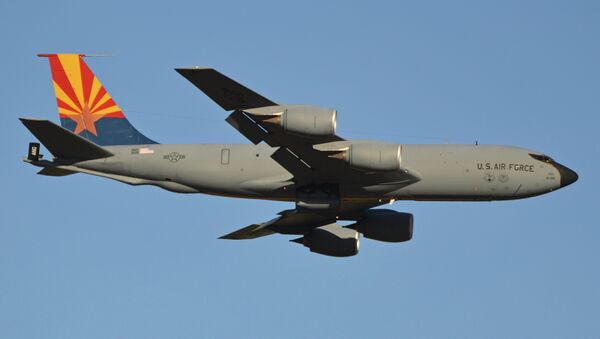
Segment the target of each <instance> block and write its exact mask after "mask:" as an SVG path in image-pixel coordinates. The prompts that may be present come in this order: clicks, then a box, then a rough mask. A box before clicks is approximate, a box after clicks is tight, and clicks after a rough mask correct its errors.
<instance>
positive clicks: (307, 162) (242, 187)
mask: <svg viewBox="0 0 600 339" xmlns="http://www.w3.org/2000/svg"><path fill="white" fill-rule="evenodd" d="M39 56H41V57H46V58H48V60H49V62H50V69H51V73H52V80H53V85H54V90H55V93H56V101H57V103H58V112H59V116H60V122H61V126H62V127H61V126H58V125H56V124H54V123H52V122H50V121H48V120H36V119H25V118H22V119H21V121H22V123H23V124H24V125H25V127H27V129H29V131H31V133H32V134H33V135H34V136H35V137H36V138H37V139H38V140H39V141H40V142H41V143H42V144H43V145H44V146H45V147H46V149H47V150H48V151H50V153H52V156H53V158H52V160H51V161H50V160H44V158H43V156H42V155H41V154H40V144H39V143H37V142H33V143H30V144H29V150H28V155H27V158H25V159H24V161H26V162H28V163H30V164H32V165H35V166H38V167H41V168H42V169H41V170H40V171H39V172H38V174H42V175H47V176H66V175H71V174H75V173H85V174H91V175H95V176H100V177H104V178H109V179H114V180H117V181H120V182H123V183H126V184H130V185H154V186H158V187H160V188H163V189H166V190H168V191H172V192H177V193H205V194H213V195H219V196H227V197H237V198H250V199H268V200H278V201H290V202H294V204H295V208H293V209H288V210H284V211H282V212H279V215H278V216H277V217H276V218H274V219H272V220H269V221H267V222H262V223H256V224H252V225H249V226H247V227H244V228H241V229H239V230H237V231H234V232H232V233H229V234H227V235H224V236H222V237H221V239H253V238H257V237H262V236H266V235H270V234H274V233H280V234H289V235H296V236H300V237H299V238H296V239H293V240H290V241H293V242H297V243H300V244H303V245H304V246H306V247H308V248H309V249H310V251H312V252H316V253H320V254H324V255H329V256H337V257H344V256H352V255H355V254H357V253H358V250H359V244H360V241H359V235H360V234H361V233H362V235H363V237H365V238H368V239H374V240H379V241H386V242H403V241H407V240H410V239H411V238H412V235H413V216H412V214H410V213H403V212H397V211H394V210H390V209H379V208H374V207H377V206H380V205H384V204H388V203H392V202H394V201H396V200H420V201H425V200H427V201H491V200H510V199H521V198H527V197H532V196H536V195H540V194H544V193H548V192H552V191H554V190H556V189H559V188H561V187H564V186H567V185H569V184H571V183H573V182H575V181H576V180H577V178H578V177H577V174H576V173H575V172H574V171H572V170H571V169H569V168H567V167H565V166H563V165H561V164H559V163H558V162H556V161H554V160H553V159H552V158H550V157H549V156H547V155H544V154H542V153H539V152H536V151H532V150H529V149H525V148H518V147H508V146H488V145H485V146H484V145H447V144H446V145H406V144H391V143H384V142H379V141H367V140H349V139H343V138H342V137H340V136H338V135H336V124H337V111H336V110H335V109H332V108H323V107H316V106H309V105H288V104H280V103H276V102H274V101H271V100H270V99H267V98H265V97H264V96H262V95H260V94H258V93H256V92H254V91H252V90H250V89H248V88H246V87H244V86H243V85H241V84H239V83H238V82H236V81H234V80H232V79H230V78H228V77H226V76H225V75H223V74H221V73H219V72H218V71H216V70H214V69H211V68H204V67H191V68H177V69H176V71H177V72H179V74H181V75H182V76H183V77H185V78H186V79H187V80H189V81H190V82H191V83H192V84H194V85H195V86H196V87H197V88H198V89H200V90H201V91H202V92H204V94H206V95H207V96H208V97H209V98H210V99H212V100H213V101H214V102H215V103H217V104H218V105H219V106H221V108H223V109H224V110H225V111H231V113H230V114H229V116H228V117H227V118H226V119H225V120H226V121H227V122H228V123H229V124H230V125H231V126H233V127H234V128H235V129H237V130H238V131H239V132H240V133H241V134H243V135H244V136H245V137H246V138H247V139H249V140H250V141H251V143H252V144H242V145H230V144H216V145H174V144H171V145H170V144H159V143H157V142H155V141H153V140H152V139H149V138H148V137H146V136H145V135H143V134H142V133H140V132H139V131H138V130H136V129H135V127H133V126H132V125H131V123H130V122H129V121H128V120H127V118H126V117H125V114H124V113H123V111H122V110H121V109H120V108H119V106H117V104H116V103H115V101H114V100H113V99H112V97H111V96H110V95H109V94H108V92H107V91H106V89H105V88H104V87H103V86H102V84H101V83H100V81H99V80H98V78H97V77H96V76H95V75H94V74H93V73H92V71H91V70H90V69H89V67H88V66H87V64H86V63H85V62H84V59H83V58H84V57H85V55H83V54H40V55H39ZM339 221H346V222H349V224H346V225H341V224H339V223H338V222H339Z"/></svg>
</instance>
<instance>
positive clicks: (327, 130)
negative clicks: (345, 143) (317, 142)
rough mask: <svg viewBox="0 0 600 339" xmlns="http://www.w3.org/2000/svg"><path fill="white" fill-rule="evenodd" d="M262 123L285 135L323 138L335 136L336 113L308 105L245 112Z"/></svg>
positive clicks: (271, 107) (332, 110)
mask: <svg viewBox="0 0 600 339" xmlns="http://www.w3.org/2000/svg"><path fill="white" fill-rule="evenodd" d="M245 112H246V113H249V114H251V115H253V116H256V117H261V118H262V121H263V123H266V124H271V125H276V126H279V127H281V128H283V130H284V131H285V133H291V134H297V135H301V136H306V137H313V138H323V137H329V136H332V135H334V134H335V129H336V126H337V111H336V110H335V109H332V108H323V107H317V106H309V105H282V106H269V107H260V108H254V109H248V110H245Z"/></svg>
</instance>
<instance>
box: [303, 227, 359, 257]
mask: <svg viewBox="0 0 600 339" xmlns="http://www.w3.org/2000/svg"><path fill="white" fill-rule="evenodd" d="M292 241H294V242H297V243H300V244H303V245H304V246H305V247H308V248H309V249H310V251H311V252H314V253H319V254H323V255H328V256H332V257H350V256H353V255H355V254H357V253H358V249H359V247H360V239H359V234H358V232H356V231H355V230H352V229H349V228H345V227H341V226H339V225H337V224H330V225H325V226H321V227H317V228H315V229H313V230H311V231H310V233H308V234H307V235H305V236H304V237H302V238H298V239H294V240H292Z"/></svg>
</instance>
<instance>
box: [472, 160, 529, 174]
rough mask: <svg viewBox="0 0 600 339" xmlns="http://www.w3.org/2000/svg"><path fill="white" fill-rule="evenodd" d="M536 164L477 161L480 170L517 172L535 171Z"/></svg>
mask: <svg viewBox="0 0 600 339" xmlns="http://www.w3.org/2000/svg"><path fill="white" fill-rule="evenodd" d="M507 165H508V166H507ZM534 167H535V166H534V165H527V164H515V163H509V164H505V163H498V162H497V163H494V164H492V163H490V162H486V163H482V162H478V163H477V169H478V170H480V171H481V170H494V171H506V170H508V171H515V172H531V173H533V172H534Z"/></svg>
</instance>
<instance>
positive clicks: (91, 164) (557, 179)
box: [74, 144, 574, 201]
mask: <svg viewBox="0 0 600 339" xmlns="http://www.w3.org/2000/svg"><path fill="white" fill-rule="evenodd" d="M106 149H108V150H109V151H110V152H113V153H114V154H115V155H114V156H112V157H109V158H105V159H98V160H90V161H85V162H80V163H77V164H74V166H75V167H77V168H79V169H82V170H84V171H87V173H89V174H94V175H100V176H105V177H109V178H113V179H116V180H120V181H123V182H127V183H130V184H134V185H141V184H150V185H156V186H159V187H162V188H165V189H168V190H171V191H175V192H181V193H206V194H213V195H221V196H229V197H239V198H252V199H268V200H283V201H294V200H296V191H295V189H294V182H293V175H292V174H291V173H289V172H288V171H287V170H286V169H284V168H283V167H282V166H280V165H279V164H278V163H277V162H276V161H274V160H273V159H272V158H271V157H270V155H271V154H272V153H273V152H275V150H276V148H272V147H269V146H267V145H263V144H261V145H257V146H254V145H233V144H232V145H223V144H221V145H160V144H159V145H139V146H111V147H106ZM531 154H534V155H539V153H538V152H534V151H531V150H528V149H524V148H518V147H508V146H489V145H485V146H484V145H402V147H401V161H402V168H403V169H407V170H409V171H410V172H411V173H413V175H415V174H416V176H417V177H418V178H420V180H418V181H417V182H414V183H410V184H406V183H395V182H391V183H390V182H385V181H383V182H382V181H378V180H377V178H378V177H377V175H375V176H374V180H373V181H372V182H364V181H363V182H352V181H348V180H343V181H341V180H340V182H332V183H331V184H336V185H339V196H340V198H341V199H342V200H347V201H348V200H350V201H353V200H356V201H369V200H373V199H379V201H383V200H440V201H478V200H481V201H490V200H507V199H520V198H526V197H531V196H535V195H539V194H544V193H548V192H551V191H553V190H555V189H558V188H560V187H562V186H565V181H570V180H571V179H570V178H565V176H569V174H568V173H567V174H565V173H566V172H565V171H570V170H569V169H567V168H566V167H564V166H562V165H560V164H558V163H555V162H553V161H541V160H539V159H535V158H534V157H532V156H531ZM550 160H551V159H550ZM571 172H572V171H571ZM573 173H574V172H573ZM561 176H562V177H561ZM561 181H562V183H561ZM573 181H574V180H573ZM571 182H572V181H571ZM571 182H568V183H567V184H569V183H571Z"/></svg>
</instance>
